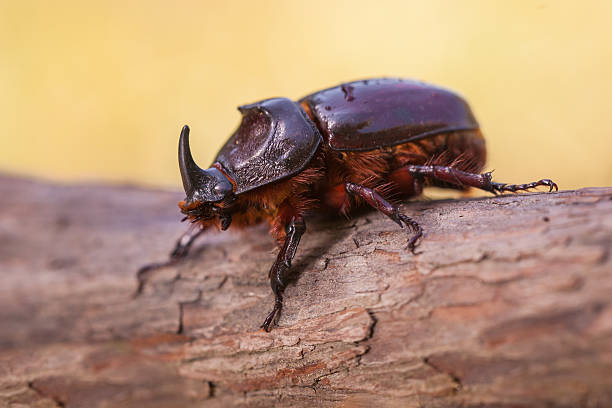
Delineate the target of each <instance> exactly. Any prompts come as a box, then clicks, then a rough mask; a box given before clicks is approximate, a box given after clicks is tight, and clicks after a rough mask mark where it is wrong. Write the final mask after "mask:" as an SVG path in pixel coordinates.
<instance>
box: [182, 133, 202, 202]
mask: <svg viewBox="0 0 612 408" xmlns="http://www.w3.org/2000/svg"><path fill="white" fill-rule="evenodd" d="M178 160H179V168H180V169H181V178H182V179H183V188H184V189H185V193H187V195H189V194H190V193H191V192H193V190H194V188H195V187H196V183H197V180H198V179H199V178H200V177H198V176H199V175H201V173H203V172H204V170H202V169H201V168H200V167H199V166H198V165H197V164H196V163H195V161H194V160H193V157H191V149H190V148H189V126H187V125H185V126H183V130H182V131H181V137H180V139H179V148H178Z"/></svg>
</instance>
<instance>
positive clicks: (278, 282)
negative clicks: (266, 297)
mask: <svg viewBox="0 0 612 408" xmlns="http://www.w3.org/2000/svg"><path fill="white" fill-rule="evenodd" d="M305 231H306V224H305V223H304V219H303V218H302V217H301V216H299V215H298V216H294V217H292V218H291V221H290V222H289V224H287V226H286V227H285V232H286V237H285V243H284V244H283V246H282V248H281V250H280V252H279V253H278V256H277V257H276V261H274V264H273V265H272V268H270V274H269V276H270V286H271V287H272V292H274V308H273V309H272V311H271V312H270V314H269V315H268V317H266V320H264V322H263V324H262V325H261V327H262V328H263V329H264V330H265V331H267V332H269V331H270V324H272V321H273V320H274V317H275V316H276V314H277V313H278V312H280V310H281V308H282V307H283V295H282V293H283V290H285V286H286V285H287V282H286V279H287V272H288V271H289V268H290V267H291V261H292V260H293V257H294V256H295V251H296V250H297V247H298V245H299V244H300V238H302V235H303V234H304V232H305Z"/></svg>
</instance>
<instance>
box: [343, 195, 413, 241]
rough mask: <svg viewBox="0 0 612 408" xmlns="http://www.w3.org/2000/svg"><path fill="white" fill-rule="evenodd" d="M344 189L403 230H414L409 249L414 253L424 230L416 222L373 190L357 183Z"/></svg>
mask: <svg viewBox="0 0 612 408" xmlns="http://www.w3.org/2000/svg"><path fill="white" fill-rule="evenodd" d="M344 188H345V189H346V192H347V193H349V194H354V195H357V196H359V197H361V198H362V199H363V200H365V202H366V203H368V204H369V205H370V206H371V207H373V208H375V209H377V210H378V211H380V212H382V213H383V214H385V215H386V216H387V217H389V218H391V219H392V220H393V221H395V222H396V223H397V224H398V225H399V226H400V227H401V228H404V225H407V226H409V227H410V228H412V230H413V231H414V235H413V236H412V237H410V240H409V241H408V248H409V249H410V250H411V251H413V252H414V248H415V247H416V242H417V241H418V239H419V238H421V237H422V236H423V229H422V228H421V226H420V225H419V224H418V223H417V222H416V221H415V220H413V219H412V218H410V217H408V216H407V215H405V214H402V213H401V212H400V211H399V208H398V207H395V206H393V205H392V204H391V203H390V202H388V201H387V200H385V199H384V198H382V196H381V195H380V194H378V193H377V192H376V191H374V190H372V189H371V188H368V187H364V186H362V185H359V184H355V183H346V184H345V185H344Z"/></svg>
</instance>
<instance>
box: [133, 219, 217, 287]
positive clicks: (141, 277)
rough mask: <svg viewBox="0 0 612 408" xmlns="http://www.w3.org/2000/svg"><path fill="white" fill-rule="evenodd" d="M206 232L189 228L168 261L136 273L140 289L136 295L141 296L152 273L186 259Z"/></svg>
mask: <svg viewBox="0 0 612 408" xmlns="http://www.w3.org/2000/svg"><path fill="white" fill-rule="evenodd" d="M204 231H205V229H204V228H201V227H199V226H197V227H195V228H189V229H188V230H187V231H185V233H183V235H181V236H180V237H179V239H178V240H177V241H176V244H175V245H174V249H173V250H172V252H170V255H169V256H168V260H166V261H164V262H156V263H151V264H148V265H145V266H143V267H141V268H140V269H138V272H137V273H136V279H137V280H138V288H137V289H136V294H137V295H138V294H140V293H141V292H142V290H143V289H144V285H145V284H146V282H147V277H148V275H149V273H150V272H151V271H153V270H155V269H160V268H164V267H166V266H170V265H172V264H174V263H176V262H178V260H179V259H181V258H184V257H186V256H187V254H188V253H189V250H190V249H191V246H192V245H193V243H194V241H195V240H196V239H197V238H198V237H199V236H200V235H202V233H203V232H204Z"/></svg>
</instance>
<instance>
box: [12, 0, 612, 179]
mask: <svg viewBox="0 0 612 408" xmlns="http://www.w3.org/2000/svg"><path fill="white" fill-rule="evenodd" d="M376 76H399V77H407V78H416V79H421V80H425V81H428V82H431V83H435V84H439V85H443V86H445V87H448V88H451V89H454V90H456V91H458V92H459V93H461V94H462V95H464V96H465V97H466V98H467V100H468V101H469V102H470V104H471V105H472V108H473V110H474V112H475V114H476V117H477V118H478V120H479V122H480V124H481V126H482V128H483V130H484V132H485V136H486V138H487V141H488V148H489V160H488V166H489V168H494V169H496V172H495V177H496V179H497V180H499V181H508V182H526V181H531V180H533V179H537V178H541V177H550V178H553V179H555V180H556V181H557V182H558V183H559V185H560V186H561V187H562V188H576V187H581V186H601V185H612V160H611V157H612V137H611V134H612V130H611V127H610V123H611V120H612V80H611V76H612V1H606V0H604V1H544V0H534V1H493V0H491V1H489V0H483V1H463V0H462V1H451V0H448V1H397V2H393V1H345V2H341V1H337V2H335V1H308V2H304V1H227V2H224V1H210V2H204V1H180V2H169V1H167V2H162V1H99V2H94V1H82V0H80V1H58V2H53V1H38V2H37V1H21V0H19V1H15V0H2V1H1V2H0V90H1V91H2V96H1V97H0V138H1V141H2V142H1V148H0V171H6V172H9V173H14V174H25V175H32V176H35V177H41V178H45V179H51V180H60V181H92V180H95V181H114V182H128V183H135V184H143V185H149V186H159V187H171V188H179V187H180V180H179V174H178V168H177V162H176V154H177V153H176V149H177V146H176V145H177V140H178V135H179V131H180V128H181V126H182V125H183V124H185V123H187V124H189V125H190V126H191V129H192V149H193V151H194V155H195V156H196V160H197V161H198V162H199V163H200V165H202V166H204V167H206V166H207V165H208V164H209V163H210V162H211V160H212V159H213V157H214V156H215V153H216V151H217V149H218V148H219V147H220V146H221V145H222V144H223V142H224V141H225V139H226V138H227V137H228V136H229V135H230V133H231V132H232V131H233V129H234V128H235V126H237V124H238V121H239V114H238V112H237V111H236V106H238V105H241V104H245V103H250V102H254V101H256V100H260V99H264V98H268V97H273V96H287V97H291V98H299V97H300V96H303V95H306V94H308V93H310V92H312V91H316V90H318V89H322V88H325V87H328V86H332V85H336V84H337V83H339V82H342V81H348V80H354V79H361V78H367V77H376Z"/></svg>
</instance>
